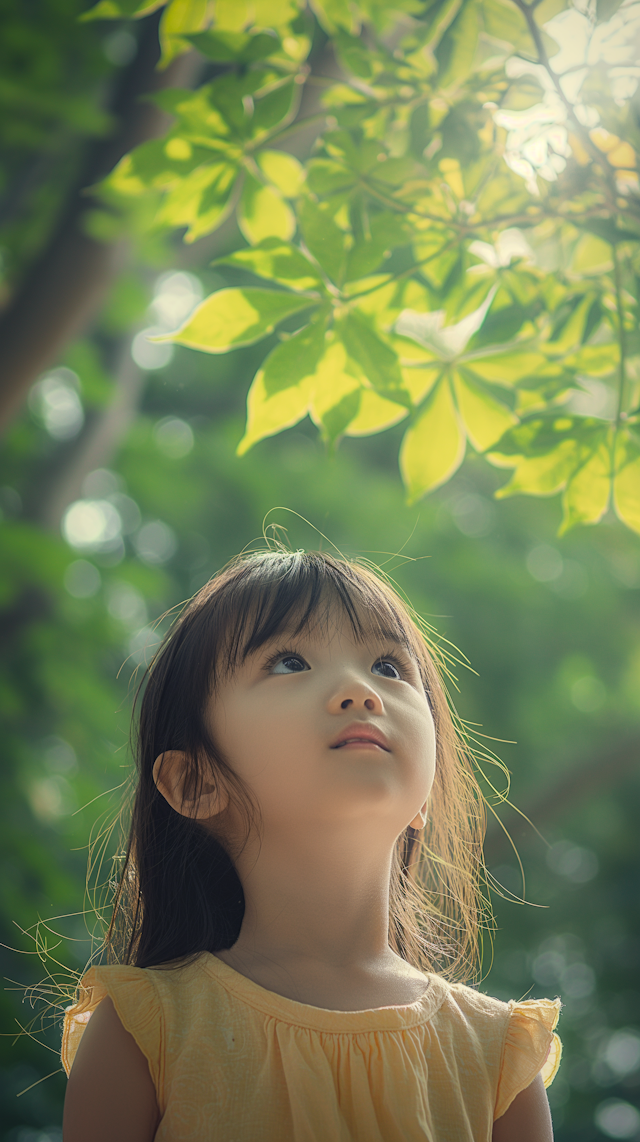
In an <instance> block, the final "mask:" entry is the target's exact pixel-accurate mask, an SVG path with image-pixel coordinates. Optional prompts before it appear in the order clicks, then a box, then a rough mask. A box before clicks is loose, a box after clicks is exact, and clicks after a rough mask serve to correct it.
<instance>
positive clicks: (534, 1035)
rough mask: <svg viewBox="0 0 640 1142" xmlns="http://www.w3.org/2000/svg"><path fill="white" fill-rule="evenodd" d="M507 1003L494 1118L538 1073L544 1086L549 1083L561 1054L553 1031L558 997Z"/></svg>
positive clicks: (558, 1013)
mask: <svg viewBox="0 0 640 1142" xmlns="http://www.w3.org/2000/svg"><path fill="white" fill-rule="evenodd" d="M509 1006H510V1008H511V1012H510V1017H509V1022H508V1024H507V1030H506V1034H505V1038H504V1045H503V1049H502V1062H501V1066H500V1079H499V1081H498V1093H497V1096H496V1105H495V1110H494V1119H495V1118H500V1117H501V1116H502V1115H503V1114H504V1113H505V1111H506V1110H508V1108H509V1106H510V1105H511V1103H512V1102H513V1100H514V1098H515V1097H516V1095H517V1094H520V1091H521V1090H525V1088H526V1087H528V1086H529V1085H530V1084H531V1083H532V1082H533V1080H534V1078H535V1077H536V1075H537V1074H541V1075H542V1078H543V1080H544V1085H545V1086H549V1085H550V1084H551V1083H552V1082H553V1080H554V1078H555V1075H556V1072H557V1070H558V1067H559V1066H560V1056H561V1054H562V1044H561V1042H560V1039H559V1038H558V1036H557V1035H556V1034H555V1032H554V1028H555V1026H556V1023H557V1022H558V1017H559V1015H560V1008H561V1006H562V1004H561V1002H560V1000H559V999H528V1000H525V1001H524V1002H523V1003H515V1002H513V1001H512V1002H511V1004H510V1005H509Z"/></svg>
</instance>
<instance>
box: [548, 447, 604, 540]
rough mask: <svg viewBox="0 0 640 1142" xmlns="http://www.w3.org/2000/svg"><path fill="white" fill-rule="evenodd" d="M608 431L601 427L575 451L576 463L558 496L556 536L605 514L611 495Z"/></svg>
mask: <svg viewBox="0 0 640 1142" xmlns="http://www.w3.org/2000/svg"><path fill="white" fill-rule="evenodd" d="M612 432H613V429H612V428H610V427H608V426H607V427H606V428H603V429H602V432H601V433H600V436H599V438H598V437H593V438H592V440H591V441H590V446H589V447H588V448H584V449H581V450H580V451H579V452H578V466H577V468H576V470H575V471H574V473H573V475H572V476H571V477H570V478H569V480H568V482H567V486H566V488H565V491H564V495H563V497H562V507H563V519H562V524H561V526H560V532H559V534H560V535H564V534H565V532H567V531H569V529H570V528H572V527H574V526H575V525H576V524H578V523H582V524H593V523H597V522H598V520H600V519H602V517H603V515H604V514H605V512H606V510H607V508H608V506H609V499H610V496H611V460H612V448H611V445H612V439H611V438H612Z"/></svg>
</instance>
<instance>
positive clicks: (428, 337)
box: [395, 286, 498, 361]
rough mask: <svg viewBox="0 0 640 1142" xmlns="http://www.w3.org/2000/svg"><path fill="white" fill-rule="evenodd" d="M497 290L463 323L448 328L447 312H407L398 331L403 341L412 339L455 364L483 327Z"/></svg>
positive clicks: (399, 322)
mask: <svg viewBox="0 0 640 1142" xmlns="http://www.w3.org/2000/svg"><path fill="white" fill-rule="evenodd" d="M497 288H498V287H497V286H494V287H493V288H492V290H491V291H490V293H489V294H488V296H487V298H486V299H485V301H483V303H482V305H481V306H480V307H479V309H476V310H474V312H473V313H468V314H467V316H466V317H463V318H462V321H458V322H456V324H455V325H448V326H445V324H444V310H442V309H439V310H435V311H434V312H432V313H416V311H415V310H412V309H405V310H403V311H402V313H401V314H400V317H399V318H398V320H397V321H396V324H395V329H396V332H397V333H399V334H400V336H401V337H409V338H410V339H411V340H412V341H417V343H418V344H419V345H423V346H424V347H425V349H429V350H430V351H431V352H432V353H435V354H436V356H438V357H440V359H441V360H442V361H454V360H455V359H456V357H458V356H459V355H460V354H461V353H463V352H464V350H465V349H466V347H467V345H468V343H469V341H470V340H471V338H472V337H473V335H474V333H477V332H478V330H479V329H480V326H481V325H482V323H483V321H484V319H485V317H486V314H487V310H488V309H489V306H490V305H491V302H492V301H493V299H494V297H495V295H496V290H497Z"/></svg>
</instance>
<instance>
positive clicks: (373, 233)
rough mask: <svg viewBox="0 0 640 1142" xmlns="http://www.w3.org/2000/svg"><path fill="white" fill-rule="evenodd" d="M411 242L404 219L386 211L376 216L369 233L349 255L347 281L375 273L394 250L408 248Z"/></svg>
mask: <svg viewBox="0 0 640 1142" xmlns="http://www.w3.org/2000/svg"><path fill="white" fill-rule="evenodd" d="M410 241H411V231H410V229H409V227H408V226H407V224H406V222H405V220H404V218H402V217H399V216H398V215H397V214H391V213H388V212H386V211H385V212H384V213H381V214H375V215H374V216H373V218H372V219H371V223H370V226H369V232H368V233H367V234H365V235H363V236H362V237H361V238H360V239H359V240H358V241H357V242H356V244H355V246H354V248H353V249H352V250H351V251H350V253H349V257H348V262H347V272H346V275H345V279H346V281H353V280H354V279H357V278H363V277H366V275H367V274H371V273H373V272H374V270H377V268H378V266H379V265H380V263H381V262H383V261H384V260H385V258H386V257H388V256H390V255H391V253H392V251H393V250H394V249H396V248H397V247H398V246H406V245H407V243H408V242H410Z"/></svg>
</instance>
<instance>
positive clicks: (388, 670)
mask: <svg viewBox="0 0 640 1142" xmlns="http://www.w3.org/2000/svg"><path fill="white" fill-rule="evenodd" d="M371 673H372V674H380V676H381V677H382V678H396V679H397V680H398V681H399V682H401V681H402V674H401V673H400V671H399V669H398V667H397V666H396V664H395V662H392V660H391V659H389V658H379V659H378V661H377V662H374V664H373V666H372V667H371Z"/></svg>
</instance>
